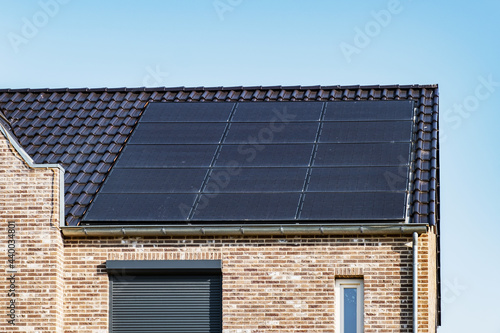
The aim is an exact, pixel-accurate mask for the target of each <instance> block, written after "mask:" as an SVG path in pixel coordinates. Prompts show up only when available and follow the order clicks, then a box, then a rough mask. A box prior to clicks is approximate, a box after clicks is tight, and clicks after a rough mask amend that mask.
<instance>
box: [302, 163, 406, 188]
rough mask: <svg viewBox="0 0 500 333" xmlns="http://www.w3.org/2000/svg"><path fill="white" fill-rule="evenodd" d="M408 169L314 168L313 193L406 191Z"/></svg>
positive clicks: (312, 172) (310, 185)
mask: <svg viewBox="0 0 500 333" xmlns="http://www.w3.org/2000/svg"><path fill="white" fill-rule="evenodd" d="M407 176H408V167H407V166H400V167H395V166H394V167H389V166H384V167H375V166H363V167H329V168H312V169H311V179H310V182H309V185H308V188H307V190H308V191H311V192H364V191H406V187H407V185H408V184H407V183H406V181H405V180H406V178H407Z"/></svg>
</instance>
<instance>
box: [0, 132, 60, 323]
mask: <svg viewBox="0 0 500 333" xmlns="http://www.w3.org/2000/svg"><path fill="white" fill-rule="evenodd" d="M58 182H59V169H57V168H55V169H47V168H30V167H29V166H28V165H27V164H26V162H25V161H24V160H23V159H22V157H21V156H20V155H19V153H18V152H17V151H16V150H15V149H14V148H13V146H12V145H10V144H9V142H8V141H7V140H6V137H5V136H4V135H3V134H2V133H0V265H1V266H0V267H1V269H0V309H1V310H0V311H1V313H0V332H62V331H63V330H62V328H63V312H62V310H63V308H62V296H63V287H64V286H63V280H62V273H63V265H62V259H63V258H64V256H63V242H62V238H61V235H60V231H59V229H58V227H57V226H58V223H59V215H58V208H59V201H58V198H59V192H58V191H59V183H58ZM9 223H10V224H9ZM9 225H10V228H9ZM9 229H10V233H9ZM9 234H10V235H13V236H12V237H9ZM9 240H11V242H10V244H13V242H12V240H13V241H15V248H13V247H11V248H12V251H15V257H14V260H15V261H14V262H13V264H14V267H10V266H9V265H10V264H11V263H12V262H11V263H9V262H8V259H9V257H8V246H9V242H8V241H9ZM12 251H11V252H12ZM11 258H12V257H11ZM12 268H13V269H15V270H16V271H17V272H15V273H11V272H9V271H10V270H12ZM11 284H12V287H14V288H12V290H13V291H14V289H15V291H14V293H15V295H12V294H11V295H12V296H9V290H11V288H10V287H11ZM11 301H13V304H14V305H15V314H16V316H17V317H16V320H15V325H11V324H9V323H8V320H9V319H10V318H9V317H8V312H9V311H10V309H8V306H10V304H11Z"/></svg>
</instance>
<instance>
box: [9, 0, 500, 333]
mask: <svg viewBox="0 0 500 333" xmlns="http://www.w3.org/2000/svg"><path fill="white" fill-rule="evenodd" d="M0 5H1V9H2V10H1V11H0V50H1V52H0V88H40V87H51V88H56V87H104V86H105V87H124V86H127V87H138V86H144V85H147V86H232V85H238V86H239V85H318V84H321V85H332V84H342V85H349V84H414V83H418V84H429V83H438V84H439V90H440V112H441V118H440V120H441V125H440V126H441V139H442V141H441V199H442V202H441V215H442V266H443V276H442V280H443V326H442V327H441V329H440V330H439V332H440V333H448V332H455V333H456V332H496V333H498V332H500V323H499V322H498V321H497V320H496V317H497V316H498V313H500V305H499V303H498V301H497V300H498V299H499V298H500V289H499V288H497V286H496V284H495V283H494V282H496V281H497V280H498V276H500V268H499V266H498V265H497V262H498V260H497V259H496V255H498V254H500V242H499V241H498V240H497V238H498V236H497V235H498V234H499V232H500V223H499V221H498V220H499V217H498V215H497V214H496V209H495V208H496V205H497V204H498V201H499V199H500V196H499V194H498V188H499V187H500V181H499V178H498V177H497V171H498V170H500V159H499V154H498V152H499V149H498V144H495V142H497V141H498V135H497V131H496V129H497V126H498V125H497V124H498V123H499V122H500V112H498V111H497V109H498V106H499V105H500V61H499V59H500V52H499V51H500V43H499V42H498V32H499V31H500V20H498V13H499V11H500V2H498V1H481V2H461V3H457V2H456V1H439V2H437V1H426V0H422V1H411V0H400V1H398V0H390V1H388V0H381V1H379V0H376V1H374V0H371V1H358V2H356V3H353V2H348V1H333V0H330V1H294V0H288V1H285V0H273V1H264V0H191V1H185V0H184V1H180V0H179V1H165V0H163V1H141V2H139V1H129V0H122V1H95V0H87V1H78V0H41V1H28V0H26V1H14V0H11V1H7V0H0Z"/></svg>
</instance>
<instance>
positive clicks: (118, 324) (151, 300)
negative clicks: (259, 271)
mask: <svg viewBox="0 0 500 333" xmlns="http://www.w3.org/2000/svg"><path fill="white" fill-rule="evenodd" d="M106 269H107V271H108V274H109V278H110V299H109V302H110V304H109V310H110V318H109V326H110V327H109V328H110V329H109V331H110V332H111V333H125V332H151V333H154V332H162V333H165V332H186V333H195V332H196V333H205V332H207V333H208V332H210V333H220V332H222V276H221V263H220V261H218V260H144V261H142V260H130V261H128V260H123V261H122V260H109V261H107V262H106Z"/></svg>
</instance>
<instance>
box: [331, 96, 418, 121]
mask: <svg viewBox="0 0 500 333" xmlns="http://www.w3.org/2000/svg"><path fill="white" fill-rule="evenodd" d="M412 119H413V101H408V100H403V101H376V102H371V101H341V102H328V103H327V107H326V112H325V119H324V120H327V121H328V120H335V121H342V120H356V121H361V120H412Z"/></svg>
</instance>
